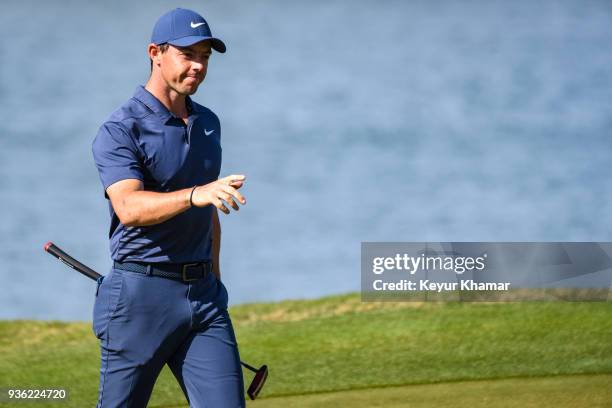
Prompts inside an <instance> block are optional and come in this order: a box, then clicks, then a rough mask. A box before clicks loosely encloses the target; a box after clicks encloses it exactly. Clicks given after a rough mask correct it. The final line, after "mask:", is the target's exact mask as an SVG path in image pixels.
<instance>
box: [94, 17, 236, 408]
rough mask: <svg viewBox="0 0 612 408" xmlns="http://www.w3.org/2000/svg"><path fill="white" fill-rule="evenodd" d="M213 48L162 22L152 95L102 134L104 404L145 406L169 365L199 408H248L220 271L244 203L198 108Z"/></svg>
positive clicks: (126, 109)
mask: <svg viewBox="0 0 612 408" xmlns="http://www.w3.org/2000/svg"><path fill="white" fill-rule="evenodd" d="M212 50H215V51H217V52H220V53H223V52H225V44H224V43H223V42H222V41H221V40H219V39H218V38H215V37H213V36H212V33H211V31H210V27H209V26H208V23H207V22H206V21H205V20H204V18H202V16H200V15H199V14H197V13H195V12H193V11H190V10H185V9H175V10H172V11H170V12H168V13H166V14H164V15H163V16H162V17H160V18H159V20H158V21H157V23H156V24H155V27H154V29H153V35H152V37H151V43H150V44H149V46H148V54H149V57H150V59H151V76H150V78H149V80H148V82H147V84H146V85H145V86H144V87H138V88H137V89H136V92H135V94H134V96H133V97H132V98H131V99H130V100H129V101H127V102H126V103H125V104H124V105H123V106H121V107H120V108H119V109H118V110H117V111H115V112H114V113H113V114H112V115H111V117H110V118H109V119H108V120H107V121H106V122H105V123H104V124H103V125H102V126H101V127H100V130H99V132H98V135H97V136H96V138H95V140H94V142H93V155H94V160H95V162H96V166H97V168H98V171H99V173H100V179H101V180H102V184H103V186H104V189H105V193H106V197H107V198H109V199H110V203H109V208H110V215H111V226H110V233H109V237H110V249H111V255H112V258H113V261H114V263H113V268H112V270H111V272H110V273H109V274H108V275H106V276H105V277H104V279H103V280H101V281H100V282H99V283H98V290H97V293H96V301H95V305H94V321H93V328H94V332H95V334H96V336H97V337H98V338H99V340H100V347H101V367H100V387H99V396H98V405H97V406H98V407H145V406H146V405H147V402H148V400H149V397H150V395H151V391H152V389H153V385H154V383H155V380H156V378H157V376H158V375H159V372H160V370H161V369H162V367H163V366H164V364H168V366H169V367H170V369H171V370H172V372H173V374H174V376H175V377H176V379H177V380H178V382H179V384H180V386H181V388H182V389H183V392H184V394H185V396H186V398H187V400H188V401H189V403H190V406H192V407H214V408H219V407H243V406H244V404H245V403H244V390H243V379H242V370H241V368H240V357H239V354H238V346H237V343H236V338H235V336H234V331H233V328H232V323H231V320H230V318H229V315H228V312H227V291H226V289H225V286H224V285H223V283H222V282H221V280H220V278H221V276H220V271H219V262H218V260H219V248H220V234H221V232H220V225H219V218H218V213H217V209H219V210H221V211H223V212H224V213H226V214H228V213H229V212H230V208H233V209H234V210H238V208H239V207H238V204H237V203H238V202H239V203H241V204H245V203H246V201H245V199H244V197H243V196H242V195H241V194H240V193H239V192H238V191H237V189H239V188H240V187H242V185H243V183H244V182H245V176H244V175H232V176H228V177H224V178H221V179H219V178H218V176H219V169H220V166H221V148H220V144H219V142H220V136H221V129H220V125H219V119H218V118H217V116H216V115H215V114H214V113H213V112H212V111H210V110H209V109H207V108H205V107H203V106H201V105H198V104H197V103H195V102H193V101H192V100H191V99H190V97H189V95H193V94H194V93H195V92H196V91H197V89H198V86H199V85H200V84H201V83H202V81H203V80H204V77H205V76H206V71H207V68H208V61H209V58H210V55H211V52H212Z"/></svg>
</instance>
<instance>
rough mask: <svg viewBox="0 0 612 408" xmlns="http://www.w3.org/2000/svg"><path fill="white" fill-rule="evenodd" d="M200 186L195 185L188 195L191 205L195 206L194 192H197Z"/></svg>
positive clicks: (188, 201)
mask: <svg viewBox="0 0 612 408" xmlns="http://www.w3.org/2000/svg"><path fill="white" fill-rule="evenodd" d="M198 187H199V186H193V188H192V189H191V191H189V195H188V196H187V203H188V204H189V207H193V193H195V191H196V189H197V188H198Z"/></svg>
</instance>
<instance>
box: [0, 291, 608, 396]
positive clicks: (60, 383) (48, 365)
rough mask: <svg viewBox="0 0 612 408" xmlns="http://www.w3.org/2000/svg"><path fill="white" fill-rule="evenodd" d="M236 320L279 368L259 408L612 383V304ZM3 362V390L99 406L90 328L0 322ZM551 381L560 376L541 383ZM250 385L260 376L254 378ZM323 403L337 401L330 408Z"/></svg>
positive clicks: (345, 305) (420, 306) (350, 299)
mask: <svg viewBox="0 0 612 408" xmlns="http://www.w3.org/2000/svg"><path fill="white" fill-rule="evenodd" d="M231 314H232V319H233V321H234V324H235V328H236V333H237V336H238V340H239V343H240V350H241V355H242V358H243V359H244V360H245V361H248V362H250V363H251V364H255V365H258V364H261V363H266V364H268V365H269V367H270V378H269V380H268V383H267V384H266V387H265V389H264V391H263V393H262V395H261V396H262V398H263V399H262V400H261V401H256V402H255V403H253V406H254V407H255V406H261V407H267V406H270V407H273V406H305V407H307V406H341V405H339V404H340V403H342V404H345V403H346V405H347V406H376V405H372V403H373V401H385V399H388V402H389V405H380V406H403V405H397V403H394V402H393V401H395V400H397V401H400V400H402V398H403V397H402V395H406V398H409V399H412V400H413V401H414V400H417V401H418V400H419V395H421V394H419V392H421V393H424V394H422V395H421V397H422V398H421V400H422V401H423V403H422V404H421V405H416V406H423V407H426V406H436V407H437V406H445V405H444V404H443V403H442V402H440V401H438V402H436V401H433V400H432V401H431V402H427V401H429V400H427V399H426V398H425V395H426V394H428V393H430V392H442V394H443V393H444V391H440V390H444V389H447V390H449V391H448V392H449V393H450V394H456V395H458V396H460V395H463V394H465V395H466V398H467V397H470V398H472V397H474V398H477V399H478V398H479V397H478V395H479V394H482V395H481V399H482V400H486V399H487V398H493V397H494V394H491V393H489V394H487V392H485V391H484V388H483V386H482V384H488V383H487V382H482V381H478V382H474V383H466V384H467V385H465V387H467V388H465V389H466V390H467V389H473V392H471V393H463V394H462V392H461V389H464V385H460V383H457V382H458V381H471V380H496V379H504V378H506V379H507V378H515V377H521V378H522V379H515V380H504V381H501V382H500V383H499V384H500V385H499V387H501V388H499V390H500V391H495V393H501V394H503V392H505V391H503V390H504V385H503V384H510V385H509V386H508V387H509V388H508V390H512V389H515V392H516V394H517V395H518V394H521V389H524V390H528V389H529V390H530V391H529V392H530V393H531V394H529V395H532V394H533V393H536V394H537V393H538V391H537V387H535V388H534V386H533V384H536V383H538V382H542V381H544V382H543V383H542V384H545V385H546V384H548V385H547V387H548V388H546V387H544V386H543V388H542V390H543V391H542V392H541V395H542V396H545V395H546V391H545V390H546V389H555V387H557V388H556V389H557V390H558V391H559V393H558V394H559V395H566V396H565V397H563V398H564V399H565V400H567V401H568V404H569V405H568V404H566V405H563V404H561V405H560V406H568V407H569V406H576V405H571V400H572V399H571V398H578V397H579V396H578V397H576V392H578V391H580V390H582V391H585V392H586V390H587V389H590V388H589V387H587V386H580V385H579V384H581V381H583V382H585V383H588V382H589V381H591V380H585V379H592V381H595V382H597V381H599V382H601V381H609V380H610V378H612V377H610V376H605V375H604V376H601V375H595V374H612V303H608V302H592V303H587V302H585V303H569V302H568V303H563V302H524V303H431V302H430V303H416V302H406V303H361V302H360V301H359V297H358V296H357V295H345V296H334V297H328V298H322V299H317V300H311V301H291V302H281V303H271V304H254V305H241V306H237V307H234V308H233V309H232V310H231ZM0 356H1V361H0V373H1V377H0V378H1V381H0V386H5V387H6V386H17V387H21V388H24V387H42V386H44V387H51V386H56V387H64V388H68V389H69V391H70V399H69V401H68V402H67V403H66V404H65V405H64V406H74V407H83V406H93V405H95V399H96V392H97V376H98V367H99V361H98V359H99V355H98V346H97V342H96V339H95V338H94V336H93V334H92V333H91V328H90V325H89V324H86V323H60V322H33V321H4V322H0ZM576 374H582V375H585V374H591V375H593V376H591V377H583V376H576ZM550 376H555V377H552V378H548V379H546V378H544V377H550ZM538 377H543V378H538ZM245 378H246V381H247V382H248V381H249V380H250V378H251V374H250V373H249V372H245ZM507 381H516V383H512V382H510V383H508V382H507ZM439 383H447V384H439ZM417 384H421V385H418V386H416V385H417ZM427 384H429V385H427ZM432 384H433V385H432ZM435 384H437V385H435ZM478 384H480V386H479V385H478ZM572 385H574V387H572ZM390 386H397V387H390ZM436 386H440V387H442V388H435V387H436ZM381 387H385V388H381ZM432 387H433V388H432ZM444 387H448V388H444ZM470 387H472V388H470ZM485 388H487V389H490V390H495V389H496V388H495V387H485ZM599 388H601V389H603V388H605V387H603V388H602V387H599ZM572 389H575V390H578V391H569V390H572ZM419 390H421V391H419ZM430 390H438V391H430ZM596 390H597V387H595V388H594V389H593V390H592V392H591V391H589V392H588V393H589V394H588V395H591V396H592V399H591V400H590V401H591V402H593V401H595V402H594V403H596V402H597V401H598V400H600V399H603V400H607V401H610V399H609V394H608V395H604V394H603V392H604V391H602V390H600V392H599V393H597V392H596ZM582 391H581V392H582ZM321 393H325V394H321ZM474 393H476V395H474ZM450 394H449V395H450ZM525 395H527V394H525ZM572 395H574V397H572ZM270 397H274V398H270ZM266 398H267V399H266ZM368 398H369V399H368ZM458 398H459V397H458ZM530 398H531V397H530ZM533 398H536V397H533ZM585 398H586V397H585ZM322 399H323V400H325V399H329V400H330V401H333V403H329V404H328V405H324V404H325V402H321V401H323V400H322ZM548 400H550V398H546V401H548ZM299 401H301V402H299ZM313 401H314V402H313ZM360 401H362V402H360ZM368 401H369V402H368ZM449 401H450V400H449ZM466 401H468V400H467V399H466ZM455 402H458V404H457V405H454V406H472V405H459V404H460V403H461V402H460V401H459V400H455ZM282 403H286V405H278V404H282ZM466 403H467V402H466ZM301 404H303V405H301ZM308 404H310V405H308ZM317 404H319V405H317ZM330 404H331V405H330ZM334 404H335V405H334ZM392 404H396V405H392ZM427 404H430V405H427ZM611 404H612V402H611ZM181 405H183V406H184V398H183V396H182V395H181V392H180V389H179V387H178V385H177V384H176V383H175V381H174V379H173V377H172V375H171V374H169V372H168V371H167V370H165V371H164V372H163V373H162V375H161V376H160V378H159V380H158V382H157V384H156V388H155V391H154V394H153V396H152V399H151V403H150V406H151V407H162V406H181ZM19 406H21V407H26V406H29V404H19ZM31 406H37V407H40V406H43V405H41V403H35V404H32V405H31ZM54 406H57V404H56V405H54ZM448 406H451V405H448ZM483 406H484V405H483ZM499 406H509V407H513V406H515V405H499ZM516 406H518V405H516ZM526 406H529V405H526ZM557 406H559V405H557Z"/></svg>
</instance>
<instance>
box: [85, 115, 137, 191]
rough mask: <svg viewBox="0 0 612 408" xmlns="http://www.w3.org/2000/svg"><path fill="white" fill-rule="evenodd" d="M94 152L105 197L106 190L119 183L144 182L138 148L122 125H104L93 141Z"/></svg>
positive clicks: (110, 123) (112, 123)
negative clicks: (131, 180)
mask: <svg viewBox="0 0 612 408" xmlns="http://www.w3.org/2000/svg"><path fill="white" fill-rule="evenodd" d="M92 151H93V157H94V162H95V163H96V167H97V168H98V173H99V174H100V180H101V181H102V185H103V186H104V192H105V195H106V189H107V188H108V187H109V186H111V185H112V184H114V183H116V182H118V181H121V180H126V179H137V180H141V181H143V180H144V176H143V169H142V163H141V161H140V160H139V156H140V155H139V153H138V148H137V147H136V144H135V143H134V139H133V138H132V137H131V136H130V135H129V134H128V133H127V132H126V130H125V129H124V128H123V127H122V126H121V125H120V124H118V123H114V122H106V123H105V124H103V125H102V126H101V127H100V130H99V131H98V134H97V135H96V138H95V139H94V141H93V145H92Z"/></svg>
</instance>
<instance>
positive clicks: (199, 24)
mask: <svg viewBox="0 0 612 408" xmlns="http://www.w3.org/2000/svg"><path fill="white" fill-rule="evenodd" d="M204 24H206V23H194V22H193V21H192V22H191V28H198V27H199V26H201V25H204Z"/></svg>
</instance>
